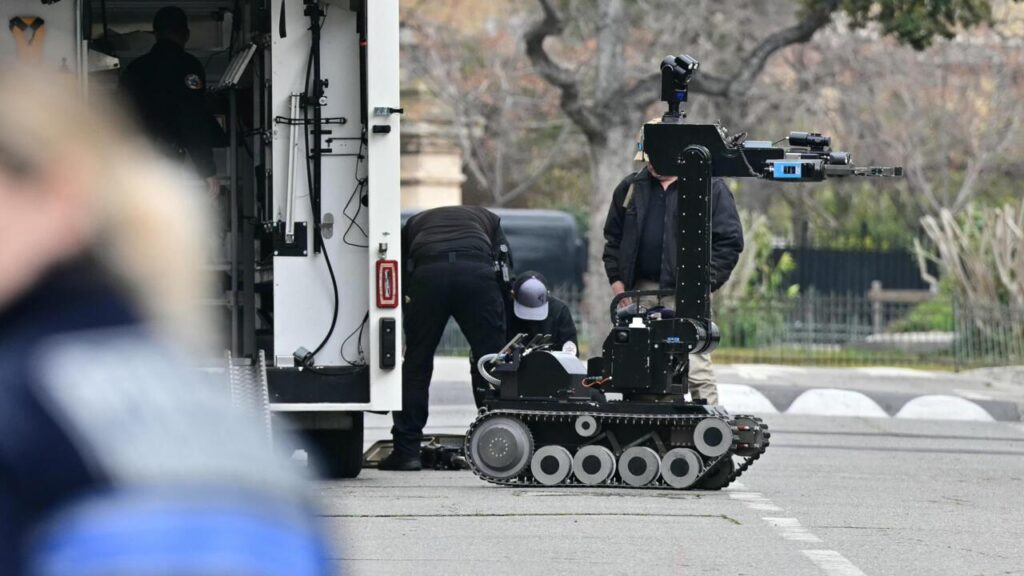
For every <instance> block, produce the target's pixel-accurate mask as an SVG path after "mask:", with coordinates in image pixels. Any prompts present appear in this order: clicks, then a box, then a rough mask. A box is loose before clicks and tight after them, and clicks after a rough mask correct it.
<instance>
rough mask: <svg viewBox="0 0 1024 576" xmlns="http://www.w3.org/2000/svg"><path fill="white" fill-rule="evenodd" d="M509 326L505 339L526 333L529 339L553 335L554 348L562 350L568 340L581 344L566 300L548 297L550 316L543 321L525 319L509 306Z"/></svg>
mask: <svg viewBox="0 0 1024 576" xmlns="http://www.w3.org/2000/svg"><path fill="white" fill-rule="evenodd" d="M505 325H506V326H508V330H507V331H506V338H505V340H506V341H508V340H511V339H512V338H515V336H516V334H520V333H525V334H526V336H527V340H529V339H530V338H533V337H534V336H536V335H537V334H549V335H551V342H552V349H554V350H561V349H562V346H564V345H565V343H566V342H572V343H573V344H576V345H577V346H578V345H579V340H578V339H577V337H576V323H575V322H573V320H572V312H570V311H569V307H568V306H566V305H565V303H564V302H562V301H561V300H559V299H558V298H555V297H554V296H549V297H548V317H547V318H545V319H544V320H541V321H533V320H523V319H522V318H519V317H518V316H516V315H515V313H514V312H513V311H512V307H511V306H508V321H507V322H506V323H505Z"/></svg>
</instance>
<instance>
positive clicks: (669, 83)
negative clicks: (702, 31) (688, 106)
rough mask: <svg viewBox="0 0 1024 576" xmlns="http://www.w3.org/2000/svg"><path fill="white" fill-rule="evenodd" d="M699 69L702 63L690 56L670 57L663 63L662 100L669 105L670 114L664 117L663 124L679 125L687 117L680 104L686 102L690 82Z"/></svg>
mask: <svg viewBox="0 0 1024 576" xmlns="http://www.w3.org/2000/svg"><path fill="white" fill-rule="evenodd" d="M698 67H700V62H698V61H697V59H696V58H694V57H693V56H690V55H688V54H684V55H682V56H672V55H669V56H666V57H665V59H664V60H662V61H661V99H662V100H663V101H665V102H667V103H668V112H667V113H666V114H665V115H664V116H663V117H662V122H669V123H678V122H681V121H682V118H684V117H686V114H684V113H683V112H682V110H680V106H679V104H680V103H681V102H686V97H687V90H688V86H689V84H690V80H692V79H693V75H694V73H695V72H696V71H697V68H698Z"/></svg>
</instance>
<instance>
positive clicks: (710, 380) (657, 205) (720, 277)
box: [603, 120, 743, 404]
mask: <svg viewBox="0 0 1024 576" xmlns="http://www.w3.org/2000/svg"><path fill="white" fill-rule="evenodd" d="M652 122H660V120H655V121H652ZM643 134H644V133H643V127H641V128H640V134H639V135H638V136H637V151H636V156H634V158H633V160H635V161H637V162H643V163H644V167H643V168H641V169H640V170H638V171H637V172H636V173H633V174H630V175H629V176H626V177H625V178H623V180H622V182H620V183H619V185H618V186H616V188H615V191H614V192H613V193H612V202H611V205H610V206H609V207H608V216H607V218H606V219H605V223H604V238H605V244H604V255H603V259H604V269H605V272H606V273H607V275H608V283H609V284H611V288H612V292H613V293H614V294H621V293H622V292H625V291H627V290H659V289H660V290H674V289H675V280H676V255H677V253H678V250H677V248H678V247H677V245H676V239H677V238H678V228H679V226H678V225H677V224H676V214H677V212H678V210H677V204H678V198H679V189H678V186H677V183H676V180H677V177H676V176H662V175H661V174H658V173H657V172H656V171H655V170H654V166H653V165H651V163H650V161H649V160H648V158H647V153H646V152H644V148H643V145H644V140H643ZM741 252H743V224H742V223H741V222H740V216H739V213H738V212H737V211H736V200H735V199H734V198H733V196H732V192H731V191H730V190H729V187H728V186H727V185H726V184H725V181H724V180H722V179H721V178H715V179H714V180H713V181H712V183H711V291H712V292H715V291H716V290H718V289H719V288H721V287H722V285H723V284H725V281H726V280H728V279H729V276H730V275H731V274H732V270H733V268H735V267H736V262H738V261H739V257H740V253H741ZM657 300H658V302H657V303H658V304H659V305H661V306H666V307H670V306H674V305H675V304H674V300H675V299H674V298H673V297H672V296H663V297H660V298H658V299H657ZM629 304H630V301H629V298H625V299H623V300H622V301H621V302H620V306H628V305H629ZM688 388H689V392H690V398H691V399H692V400H705V401H707V403H708V404H718V387H717V386H716V385H715V373H714V371H713V369H712V366H711V354H710V353H701V354H690V365H689V372H688Z"/></svg>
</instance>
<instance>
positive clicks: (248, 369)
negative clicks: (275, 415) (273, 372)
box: [225, 350, 274, 445]
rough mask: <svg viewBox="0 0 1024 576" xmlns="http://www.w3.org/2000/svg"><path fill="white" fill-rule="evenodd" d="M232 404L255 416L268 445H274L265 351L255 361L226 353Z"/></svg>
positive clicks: (259, 353)
mask: <svg viewBox="0 0 1024 576" xmlns="http://www.w3.org/2000/svg"><path fill="white" fill-rule="evenodd" d="M225 359H226V361H227V371H228V383H229V386H230V390H231V404H232V405H233V406H235V407H236V408H239V409H241V410H242V411H243V412H248V413H250V414H253V415H254V416H255V417H256V418H258V419H259V420H260V421H261V422H262V423H263V429H264V431H265V433H266V437H267V443H268V444H271V445H272V444H273V442H274V434H273V429H272V428H271V418H270V393H269V392H268V390H267V362H266V358H265V357H264V355H263V350H260V351H258V353H257V354H256V357H255V359H254V360H253V359H248V358H237V359H236V358H234V357H233V356H232V354H231V351H230V350H228V351H226V352H225Z"/></svg>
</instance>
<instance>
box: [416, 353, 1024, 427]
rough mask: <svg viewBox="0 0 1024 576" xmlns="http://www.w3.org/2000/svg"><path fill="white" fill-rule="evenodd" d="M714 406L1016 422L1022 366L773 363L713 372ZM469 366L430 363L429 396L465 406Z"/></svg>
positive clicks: (442, 360) (1023, 384) (457, 361)
mask: <svg viewBox="0 0 1024 576" xmlns="http://www.w3.org/2000/svg"><path fill="white" fill-rule="evenodd" d="M715 374H716V376H717V378H718V382H719V397H720V398H719V400H720V403H721V404H722V405H724V406H726V407H727V408H728V409H729V410H730V411H731V412H734V413H737V412H738V413H743V412H753V413H758V414H766V413H767V414H774V413H785V414H807V415H818V416H859V417H879V418H887V417H895V418H914V419H934V420H975V421H992V420H999V421H1019V420H1021V413H1022V411H1024V367H1015V368H1004V369H983V370H974V371H970V372H964V373H958V374H957V373H950V372H932V371H926V370H916V369H912V368H896V367H865V368H812V367H801V366H777V365H772V364H724V365H717V366H715ZM468 383H469V361H468V360H467V359H466V358H455V357H438V358H436V359H435V360H434V385H433V386H431V395H432V396H438V395H440V396H442V397H445V399H444V400H442V399H441V398H438V400H442V401H443V402H444V403H446V404H460V403H463V402H467V401H468V403H470V404H471V403H472V396H471V395H470V391H469V385H468Z"/></svg>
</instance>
